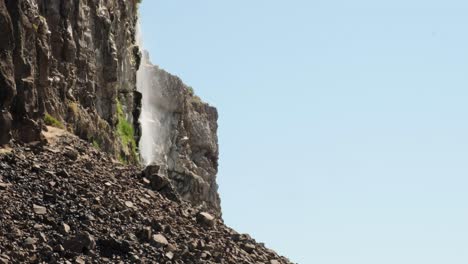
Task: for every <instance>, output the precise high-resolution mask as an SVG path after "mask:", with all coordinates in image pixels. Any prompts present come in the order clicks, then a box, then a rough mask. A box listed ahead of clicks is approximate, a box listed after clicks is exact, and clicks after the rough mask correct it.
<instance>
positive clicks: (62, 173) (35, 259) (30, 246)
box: [0, 128, 290, 264]
mask: <svg viewBox="0 0 468 264" xmlns="http://www.w3.org/2000/svg"><path fill="white" fill-rule="evenodd" d="M46 137H47V138H48V142H49V143H48V144H47V145H43V144H42V143H40V142H35V143H31V144H27V145H21V144H17V143H14V144H12V146H11V147H12V148H8V149H6V148H3V149H0V153H1V154H0V196H1V199H0V234H1V235H0V263H70V262H73V263H267V264H279V263H290V262H289V261H288V260H287V259H285V258H283V257H280V256H278V255H277V254H276V253H275V252H273V251H271V250H269V249H267V248H265V246H264V245H263V244H261V243H257V242H255V240H253V239H252V238H250V237H249V236H248V235H244V234H238V233H236V232H235V231H233V230H232V229H230V228H228V227H226V226H225V225H224V224H223V221H222V220H221V219H220V218H217V217H212V216H211V215H210V214H209V212H203V211H200V208H199V207H193V206H192V205H190V204H188V203H185V202H181V201H177V200H178V196H177V194H175V193H171V192H170V191H168V190H167V189H165V191H162V192H157V191H154V190H152V189H151V187H152V186H153V183H154V182H152V181H151V179H148V178H145V177H144V176H145V173H142V172H141V171H140V170H139V169H138V168H137V167H133V166H125V165H122V164H121V163H118V162H117V161H115V160H114V159H112V157H111V156H109V155H107V154H105V153H103V152H100V151H98V150H96V149H94V148H93V147H91V146H90V144H89V143H86V142H84V141H82V140H79V139H78V138H76V137H75V136H72V135H69V134H68V133H65V132H64V131H63V130H59V129H55V128H49V131H48V132H47V133H46ZM146 174H148V171H146Z"/></svg>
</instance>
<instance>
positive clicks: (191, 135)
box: [140, 54, 221, 214]
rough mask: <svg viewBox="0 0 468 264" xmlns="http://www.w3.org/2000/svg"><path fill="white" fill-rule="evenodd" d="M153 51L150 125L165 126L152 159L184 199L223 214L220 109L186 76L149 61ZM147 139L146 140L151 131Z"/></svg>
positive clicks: (156, 138) (148, 98) (149, 66)
mask: <svg viewBox="0 0 468 264" xmlns="http://www.w3.org/2000/svg"><path fill="white" fill-rule="evenodd" d="M147 56H148V55H147V54H145V58H144V59H143V61H145V62H147V63H144V64H142V65H141V68H140V70H143V71H146V72H147V74H146V75H147V76H149V78H148V80H147V84H146V85H148V86H149V89H150V91H152V92H151V93H149V94H148V96H145V97H144V98H143V108H144V111H149V112H150V113H149V115H150V116H148V117H147V118H150V119H151V120H150V122H149V125H150V126H152V125H153V126H156V127H158V128H159V129H158V131H159V133H156V134H155V135H154V137H153V141H154V142H153V143H154V145H155V146H149V147H152V148H153V149H154V148H156V147H157V146H159V148H158V149H157V151H156V152H153V156H151V157H149V158H148V159H150V161H152V162H156V163H158V165H159V166H160V167H161V168H160V170H159V171H160V173H161V174H162V175H165V176H168V178H169V180H170V182H171V183H172V185H173V186H174V188H175V190H176V191H177V192H178V193H179V194H180V196H181V197H182V199H184V200H186V201H190V202H192V203H193V204H195V205H202V206H204V207H206V208H211V209H214V210H215V211H217V212H218V213H219V214H220V213H221V207H220V199H219V195H218V185H217V183H216V174H217V172H218V156H219V150H218V136H217V130H218V124H217V120H218V112H217V110H216V108H214V107H212V106H210V105H208V104H207V103H204V102H203V101H202V100H201V99H200V98H199V97H198V96H196V95H194V92H193V90H192V88H191V87H188V86H187V85H185V84H184V83H183V82H182V80H180V78H178V77H177V76H174V75H172V74H169V73H167V72H166V71H164V70H162V69H160V68H159V67H158V66H155V65H152V64H151V63H149V58H147ZM147 107H149V108H150V109H145V108H147ZM142 122H145V120H143V121H142ZM143 125H145V124H143ZM141 144H146V142H145V135H144V137H143V141H142V142H141ZM145 147H148V146H142V149H143V148H145ZM143 151H144V150H143Z"/></svg>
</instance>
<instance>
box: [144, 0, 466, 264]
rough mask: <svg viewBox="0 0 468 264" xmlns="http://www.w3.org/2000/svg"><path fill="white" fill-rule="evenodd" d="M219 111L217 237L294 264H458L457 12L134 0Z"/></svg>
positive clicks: (314, 0) (454, 5)
mask: <svg viewBox="0 0 468 264" xmlns="http://www.w3.org/2000/svg"><path fill="white" fill-rule="evenodd" d="M140 12H141V24H142V31H143V37H144V41H145V47H146V49H148V50H149V51H150V54H151V59H152V61H153V63H154V64H157V65H160V66H161V67H162V68H164V69H166V70H167V71H169V72H171V73H173V74H176V75H178V76H180V77H181V79H182V80H184V82H185V83H186V84H188V85H190V86H192V87H193V88H194V89H195V92H196V93H197V94H198V95H199V96H200V97H201V98H202V99H203V100H205V101H207V102H209V103H210V104H211V105H214V106H216V107H217V108H218V111H219V131H218V134H219V144H220V160H219V162H220V168H219V174H218V183H219V192H220V195H221V199H222V208H223V218H224V220H225V222H226V224H227V225H229V226H231V227H233V228H235V229H237V230H238V231H240V232H245V233H250V234H251V235H253V236H254V237H255V238H256V239H257V241H259V242H265V243H266V245H267V246H268V247H271V248H273V249H275V250H276V251H277V252H279V253H280V254H283V255H286V256H287V257H289V258H290V259H291V261H293V262H295V263H303V264H312V263H317V264H343V263H346V264H376V263H378V264H395V263H398V264H415V263H424V264H445V263H450V264H466V263H468V203H467V201H468V191H467V187H468V177H467V176H468V122H467V117H468V16H467V15H466V14H467V13H468V2H467V1H461V0H460V1H455V0H444V1H442V0H440V1H431V0H393V1H375V0H367V1H366V0H354V1H349V0H322V1H318V0H288V1H277V0H268V1H266V0H256V1H252V0H236V1H219V0H198V1H188V0H185V1H184V0H171V1H161V0H144V1H143V3H142V5H141V6H140Z"/></svg>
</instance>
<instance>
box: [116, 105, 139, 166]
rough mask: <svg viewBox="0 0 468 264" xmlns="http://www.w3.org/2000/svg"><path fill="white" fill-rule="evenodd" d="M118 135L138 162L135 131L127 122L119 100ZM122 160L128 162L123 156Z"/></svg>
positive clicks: (121, 156)
mask: <svg viewBox="0 0 468 264" xmlns="http://www.w3.org/2000/svg"><path fill="white" fill-rule="evenodd" d="M117 135H118V136H119V138H120V140H121V142H122V144H123V146H124V148H127V149H128V151H129V152H130V154H131V155H132V156H133V158H134V159H135V160H137V157H138V155H137V146H136V141H135V131H134V129H133V126H132V124H130V122H128V121H127V119H126V118H125V114H124V111H123V108H122V103H120V101H119V100H117ZM120 160H121V161H122V162H123V161H126V159H125V158H124V156H123V155H120Z"/></svg>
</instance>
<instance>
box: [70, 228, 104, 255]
mask: <svg viewBox="0 0 468 264" xmlns="http://www.w3.org/2000/svg"><path fill="white" fill-rule="evenodd" d="M63 247H64V248H65V250H69V251H72V252H75V253H79V254H81V253H86V252H88V251H89V250H94V249H95V248H96V241H95V240H94V237H93V236H92V235H90V234H88V233H81V234H79V235H77V236H75V237H73V238H71V239H68V240H66V241H65V243H64V244H63Z"/></svg>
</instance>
